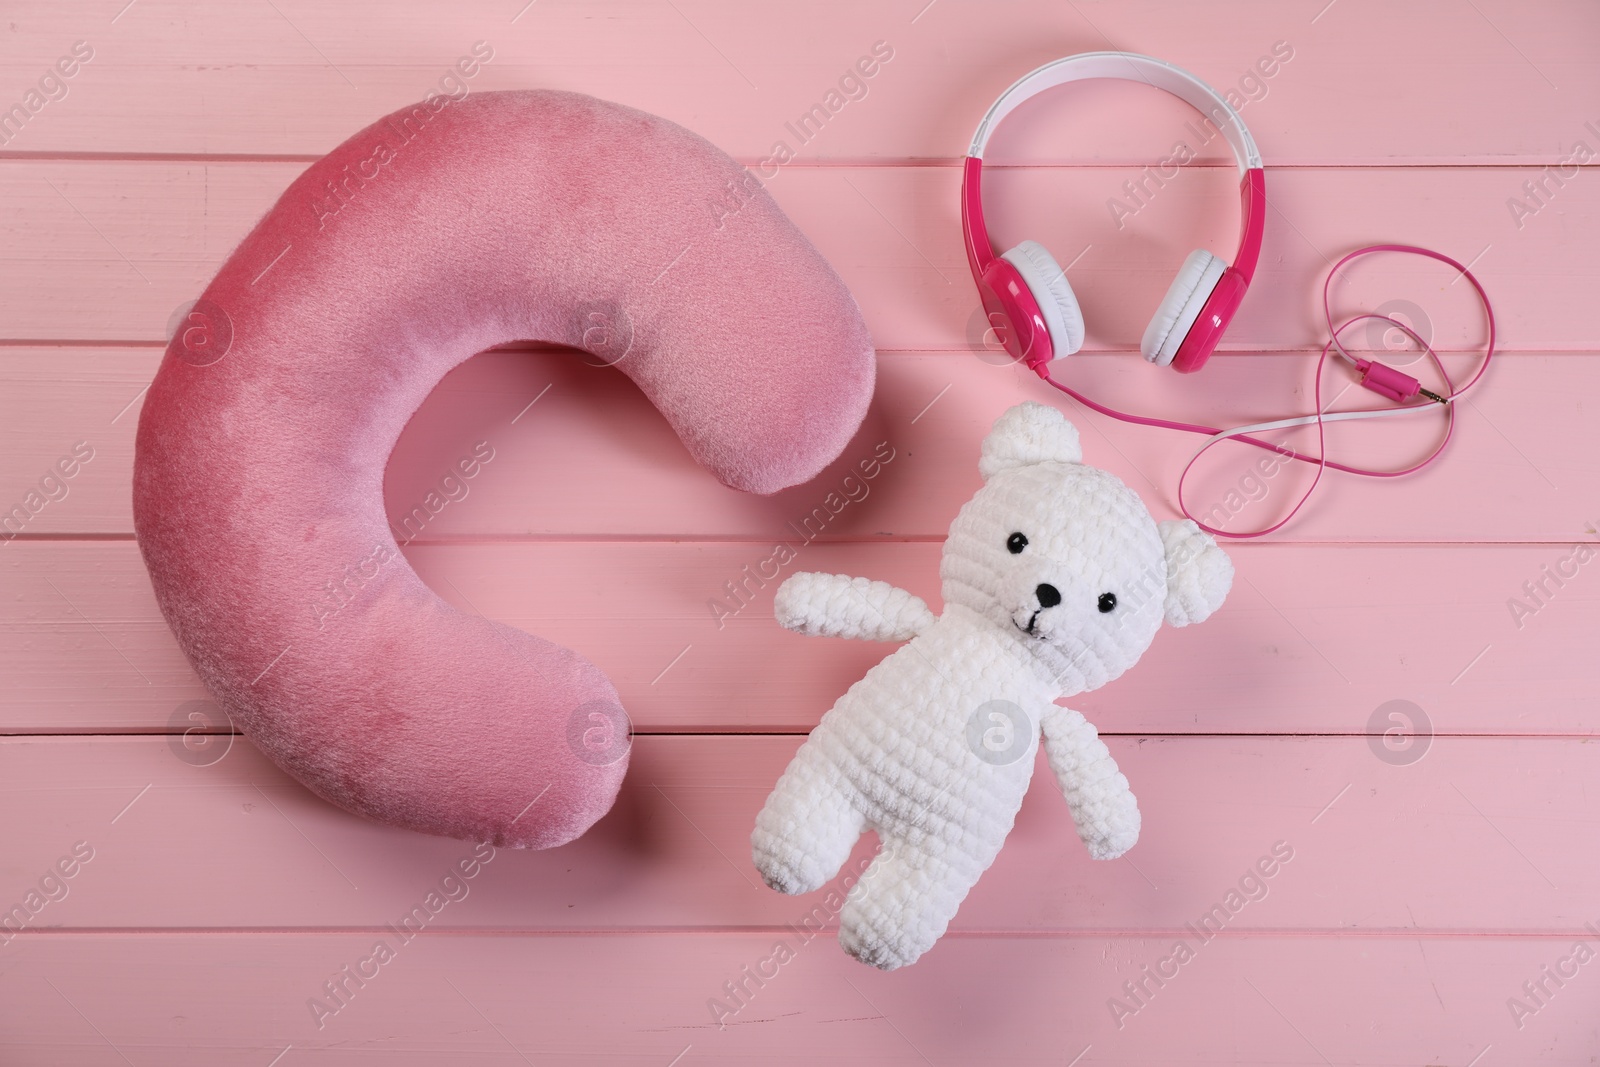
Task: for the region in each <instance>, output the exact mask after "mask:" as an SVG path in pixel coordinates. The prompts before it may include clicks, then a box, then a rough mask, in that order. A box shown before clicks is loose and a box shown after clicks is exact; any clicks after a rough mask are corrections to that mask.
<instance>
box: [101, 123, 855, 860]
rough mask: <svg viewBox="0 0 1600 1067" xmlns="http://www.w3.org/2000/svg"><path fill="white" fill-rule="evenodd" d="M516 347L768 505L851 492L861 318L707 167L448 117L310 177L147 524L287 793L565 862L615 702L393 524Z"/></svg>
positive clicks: (146, 499) (747, 197)
mask: <svg viewBox="0 0 1600 1067" xmlns="http://www.w3.org/2000/svg"><path fill="white" fill-rule="evenodd" d="M735 194H737V195H735ZM515 340H536V341H545V342H552V343H557V344H562V345H570V346H573V347H575V348H580V349H584V350H586V351H588V352H590V353H592V354H593V356H595V357H598V358H599V359H600V360H601V361H603V362H606V363H610V364H613V365H614V366H615V367H616V369H617V370H620V371H621V372H622V373H623V374H626V375H627V376H628V377H629V378H631V379H632V380H633V381H634V382H635V383H636V384H637V385H638V387H639V388H640V389H641V390H642V391H643V392H644V394H645V396H647V397H649V398H650V400H651V402H652V403H654V404H655V406H656V407H657V408H658V409H660V411H661V413H662V415H663V416H665V418H666V420H667V422H668V423H669V424H671V426H672V428H673V429H674V430H675V431H676V432H677V434H678V436H679V438H681V439H682V441H683V443H684V445H685V447H687V448H688V450H689V454H690V455H691V456H693V457H694V459H695V460H696V461H697V462H698V463H700V464H701V465H703V466H704V467H706V468H707V469H708V470H710V471H711V473H712V474H714V475H715V476H716V477H717V478H718V479H720V480H721V481H722V482H724V483H726V484H727V485H729V486H732V487H734V488H736V489H742V490H747V491H750V492H755V493H772V492H775V491H777V490H779V489H783V488H785V487H787V486H791V485H795V484H797V483H800V482H804V481H806V480H808V479H810V478H811V477H813V476H814V475H816V474H817V473H818V472H819V471H820V470H821V469H822V468H823V467H825V466H826V465H827V464H828V463H829V462H831V461H832V460H833V459H834V458H835V457H836V456H837V455H838V454H839V453H840V452H841V451H842V450H843V448H844V446H845V444H846V443H847V442H848V441H849V440H850V438H851V436H852V435H853V434H854V433H855V431H856V429H857V427H858V426H859V425H860V422H861V419H862V417H863V415H864V414H865V412H866V407H867V403H868V400H869V399H870V397H871V394H872V387H873V375H874V363H873V351H872V345H871V339H870V338H869V336H868V334H867V329H866V326H865V324H864V323H863V322H862V319H861V313H860V309H859V308H858V307H857V306H856V303H855V300H854V299H853V298H852V297H851V295H850V292H849V291H848V290H847V289H846V288H845V286H844V284H843V282H841V281H840V279H839V277H838V275H836V274H835V273H834V271H833V269H832V268H831V267H829V265H828V264H827V262H826V261H824V260H823V258H822V256H821V255H820V254H819V253H818V252H817V250H816V249H815V248H813V247H812V245H811V244H810V242H808V241H807V240H806V238H805V237H804V236H803V235H802V234H801V233H800V231H799V230H797V229H796V228H795V226H794V224H793V223H791V222H790V221H789V219H788V218H787V217H786V216H785V215H784V214H783V213H782V212H781V211H780V210H779V209H778V207H777V205H776V204H775V203H774V202H773V200H772V198H771V196H769V195H768V194H767V193H766V191H765V190H764V189H762V188H760V186H759V184H758V183H756V182H755V180H754V178H753V177H751V176H750V175H749V173H748V172H746V171H745V169H744V168H743V167H741V166H740V165H739V164H738V163H736V162H735V161H734V160H733V159H731V158H729V157H728V156H727V155H725V154H724V153H722V152H721V151H719V150H718V149H717V148H715V147H714V146H712V145H711V144H710V143H708V142H707V141H705V140H704V139H702V138H700V137H699V136H697V135H695V134H693V133H690V132H689V131H688V130H685V129H683V128H682V127H680V126H677V125H674V124H673V123H671V122H667V121H666V120H664V119H660V118H657V117H655V116H653V115H647V114H645V113H643V112H640V111H635V110H633V109H631V108H626V107H622V106H619V105H617V104H612V103H607V102H605V101H602V100H596V99H594V98H592V97H588V96H582V95H579V94H575V93H563V92H545V91H514V92H493V93H475V94H473V95H471V96H470V97H467V98H464V99H460V100H455V101H452V100H451V99H450V98H448V97H440V96H431V97H430V98H429V99H428V100H426V101H424V102H423V103H421V104H418V105H416V106H415V107H410V108H406V109H404V110H402V111H398V112H396V113H395V114H393V115H390V116H389V117H387V118H385V119H381V120H380V121H378V122H376V123H374V124H373V125H371V126H369V127H367V128H366V129H364V130H362V131H361V132H360V133H358V134H356V135H355V136H354V137H352V138H350V139H349V140H348V141H346V142H345V143H344V144H342V145H340V146H339V147H338V148H336V149H334V150H333V151H332V152H330V153H329V154H328V155H327V157H326V158H324V159H322V160H320V161H318V162H317V163H315V164H313V165H312V166H311V167H310V168H308V169H307V170H306V172H305V173H304V174H302V175H301V176H300V177H299V178H298V179H296V180H295V182H294V183H293V184H292V185H291V186H290V187H289V189H288V191H287V192H285V193H284V194H283V196H282V198H280V199H279V201H278V203H277V204H276V205H275V206H274V207H273V208H272V210H271V211H269V212H268V213H267V215H266V217H265V218H263V219H262V220H261V221H260V222H259V223H258V224H257V225H256V227H255V228H254V229H253V230H252V231H251V232H250V234H249V236H247V237H246V238H245V239H244V241H243V243H241V244H240V245H239V247H238V248H237V249H236V250H235V251H234V253H233V255H232V256H230V257H229V258H228V261H227V262H226V263H225V264H223V266H222V269H221V270H220V271H219V272H218V273H217V276H216V278H215V279H214V280H213V281H212V282H211V284H210V286H208V287H207V288H206V290H205V292H204V293H203V294H202V295H201V297H200V299H199V301H198V302H197V303H196V304H195V306H194V307H193V309H192V310H190V311H189V312H188V313H187V316H186V317H185V318H184V319H183V321H182V322H180V324H179V327H178V331H177V333H176V334H175V335H174V337H173V339H172V342H171V344H169V345H168V347H167V352H166V357H165V359H163V360H162V363H161V367H160V369H159V371H158V372H157V373H156V377H155V381H154V382H153V383H152V384H151V386H150V391H149V395H148V398H147V399H146V400H145V404H144V410H143V413H142V415H141V417H140V419H139V435H138V442H137V451H136V455H135V460H134V478H133V513H134V528H135V530H136V531H137V533H138V538H139V547H140V549H141V551H142V552H143V553H144V560H145V564H146V565H147V566H148V567H149V570H150V577H151V582H152V584H153V586H154V588H155V593H156V599H157V600H158V602H159V603H160V605H161V610H162V613H163V614H164V615H165V616H166V619H167V622H168V623H169V624H170V625H171V627H172V630H173V632H174V633H175V634H176V635H177V638H178V643H179V644H180V645H181V646H182V647H183V650H184V652H185V653H186V654H187V655H188V657H189V660H190V662H191V663H193V664H194V667H195V670H196V671H197V672H198V673H199V675H200V678H201V680H202V681H203V682H204V683H205V684H206V686H207V687H208V688H209V689H210V691H211V693H212V694H213V695H214V696H215V698H216V699H217V700H218V701H219V702H220V703H221V705H222V706H223V708H224V710H225V711H227V712H228V714H229V715H230V716H231V717H232V719H233V721H234V722H235V723H237V724H238V726H239V727H240V728H241V729H242V730H243V731H244V733H245V734H246V735H247V736H248V737H250V739H251V740H252V741H254V743H255V744H256V746H257V747H259V748H260V749H261V751H263V752H264V753H266V754H267V755H268V756H269V757H270V758H271V759H272V760H273V761H274V762H276V763H277V764H278V765H279V766H280V767H282V768H283V769H284V770H285V771H287V772H288V773H289V774H291V775H293V776H294V777H295V778H297V779H299V780H300V781H301V782H303V783H305V785H306V786H307V787H308V788H310V789H311V790H312V791H313V792H315V793H316V794H317V795H318V796H321V797H323V798H324V799H326V800H328V801H331V802H332V803H334V804H337V805H339V806H340V807H343V808H346V809H348V810H350V811H352V812H357V813H359V814H361V815H365V816H368V817H370V818H373V819H376V820H379V821H381V822H385V823H391V824H393V825H396V826H403V827H408V828H410V829H414V830H421V831H424V832H426V833H433V834H444V835H448V836H452V837H460V838H466V839H468V840H473V841H487V842H490V843H492V844H494V845H496V846H500V847H513V848H546V847H550V846H553V845H559V844H562V843H564V842H567V841H570V840H572V839H573V838H575V837H577V836H578V835H579V834H582V833H583V832H584V831H585V830H586V829H588V828H589V827H590V826H591V825H593V823H594V822H595V820H597V819H598V818H600V816H601V815H603V814H605V812H606V810H607V809H608V808H610V806H611V803H612V801H613V800H614V799H615V797H616V793H617V789H618V786H619V785H620V783H621V779H622V776H623V773H624V771H625V770H626V768H627V763H628V759H627V757H628V751H629V722H628V718H627V716H626V714H625V713H624V712H623V710H622V708H621V705H620V702H619V700H618V697H617V693H616V690H615V689H614V688H613V687H612V685H611V682H610V681H609V680H608V679H607V678H606V676H605V675H604V674H602V673H601V671H600V670H599V668H597V667H595V666H594V665H593V664H592V663H590V662H589V661H588V660H587V659H585V658H584V657H582V656H581V655H579V654H578V653H576V652H573V651H571V650H570V649H566V648H563V647H561V646H559V645H556V644H553V643H552V642H550V641H546V640H544V639H543V638H540V637H536V636H533V635H531V634H527V633H524V632H523V631H521V630H517V629H514V628H512V627H510V626H506V625H503V624H501V623H497V622H493V621H490V620H488V619H485V618H482V617H480V616H477V615H473V614H468V613H466V612H463V611H460V610H457V609H456V608H454V607H452V606H451V605H450V604H447V603H446V602H445V601H444V600H442V599H440V597H438V596H437V595H436V594H435V593H434V592H433V591H432V590H430V589H428V588H427V586H425V585H424V584H423V583H422V581H421V579H419V578H418V577H417V575H416V573H415V572H414V571H413V570H412V569H411V567H410V565H409V564H408V563H407V562H406V560H405V558H404V557H403V556H402V555H401V553H400V549H399V546H398V545H397V544H396V543H395V539H394V536H393V535H392V534H391V533H390V529H389V525H388V522H387V521H386V517H385V514H384V504H383V475H384V466H385V464H386V463H387V461H388V459H389V455H390V452H391V451H392V450H393V448H394V445H395V441H396V439H397V438H398V437H399V436H400V431H401V429H402V428H403V427H404V426H405V424H406V421H407V420H408V419H409V418H410V417H411V415H412V413H413V412H415V411H416V410H417V407H418V406H419V405H420V404H421V403H422V401H423V398H424V397H426V396H427V395H428V393H429V391H430V390H431V389H432V388H433V387H434V385H436V384H437V383H438V381H439V380H440V379H441V378H442V377H444V375H445V373H446V372H447V371H449V370H450V369H451V368H452V367H454V366H456V365H457V364H459V363H461V362H462V361H463V360H465V359H467V358H468V357H470V356H472V355H473V354H474V353H476V352H479V351H482V350H483V349H486V348H489V347H491V346H493V345H498V344H503V343H505V342H508V341H515ZM574 358H578V357H576V356H575V357H574ZM575 459H576V461H578V462H581V457H575ZM527 491H529V492H538V491H539V487H538V486H535V485H530V486H528V487H527ZM553 506H558V505H553Z"/></svg>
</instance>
